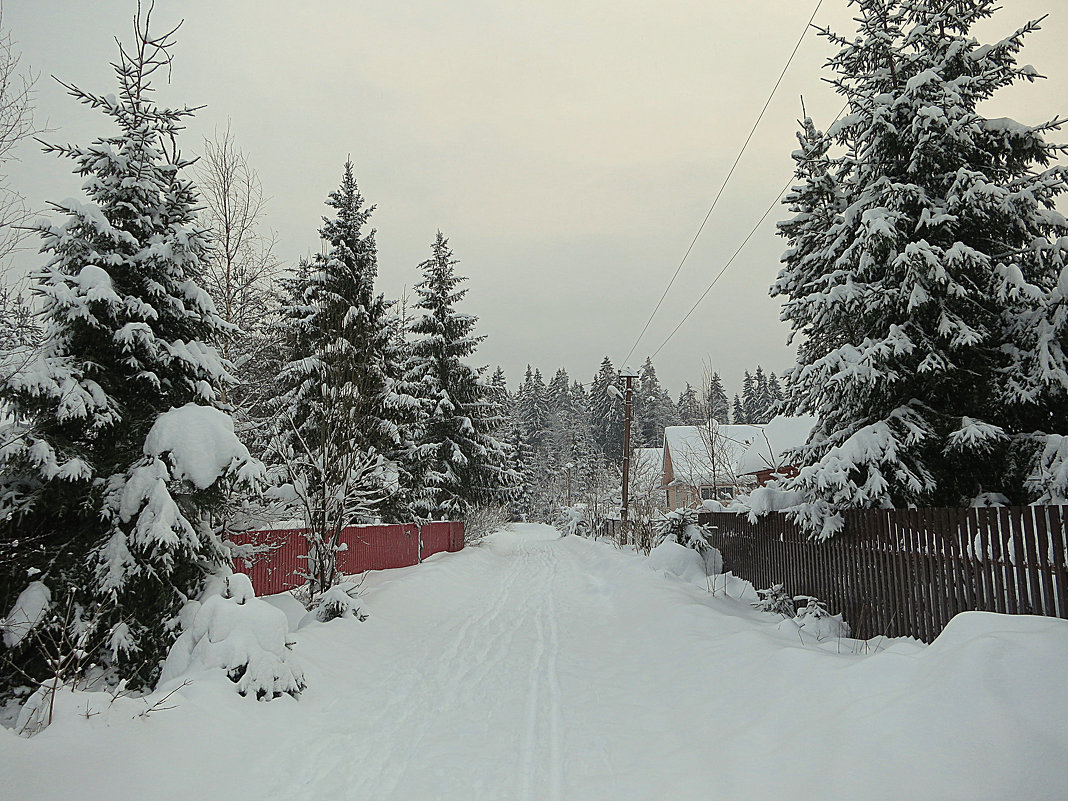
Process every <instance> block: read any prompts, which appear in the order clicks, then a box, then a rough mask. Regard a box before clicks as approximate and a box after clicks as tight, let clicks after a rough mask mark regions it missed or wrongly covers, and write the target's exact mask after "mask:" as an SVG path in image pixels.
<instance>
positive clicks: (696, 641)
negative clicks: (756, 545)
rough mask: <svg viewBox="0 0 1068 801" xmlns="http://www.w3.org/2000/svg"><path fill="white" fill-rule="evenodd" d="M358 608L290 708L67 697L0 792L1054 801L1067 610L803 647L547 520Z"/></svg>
mask: <svg viewBox="0 0 1068 801" xmlns="http://www.w3.org/2000/svg"><path fill="white" fill-rule="evenodd" d="M736 594H737V593H736ZM363 601H364V605H365V608H366V610H367V611H368V612H369V613H370V615H371V617H370V618H369V619H368V620H367V621H366V622H364V623H357V622H355V621H333V622H331V623H329V624H315V625H312V626H306V627H304V628H302V629H300V631H299V632H297V633H296V634H295V635H294V638H295V639H296V640H297V645H296V649H295V653H296V655H297V656H298V658H299V659H300V660H301V664H302V665H303V667H304V671H305V675H306V677H307V680H308V689H307V690H306V691H305V693H304V695H303V696H302V698H301V699H300V700H299V701H293V700H291V699H288V698H284V699H280V700H276V701H274V702H271V703H269V704H263V703H257V702H255V701H252V700H249V699H242V698H239V697H237V696H236V695H235V694H234V693H233V692H232V691H231V690H230V688H229V686H228V683H227V681H226V680H225V679H224V678H220V677H202V678H199V679H198V680H197V681H195V682H194V683H193V684H191V685H189V686H187V687H184V688H183V689H181V690H180V691H179V693H178V694H176V696H175V698H177V699H178V700H177V703H176V708H174V709H170V710H164V711H161V712H157V713H154V714H151V715H149V716H148V717H147V718H145V717H136V716H135V714H134V713H135V712H136V711H137V709H138V707H137V706H136V704H140V708H143V707H144V703H143V702H141V701H137V700H135V699H120V702H118V703H115V704H111V705H110V706H107V708H104V707H103V706H101V704H100V702H99V698H98V697H96V696H94V697H93V698H90V699H88V700H86V698H85V697H84V696H81V697H77V699H76V701H77V704H80V705H82V706H84V705H85V704H86V703H89V704H90V705H91V706H92V710H94V711H95V710H97V709H98V708H99V709H100V711H101V714H98V715H90V717H89V718H88V719H86V718H85V716H84V715H82V716H81V717H79V716H78V714H77V708H76V706H75V701H74V700H73V699H72V701H71V702H70V704H69V705H68V706H69V708H68V709H67V711H66V713H65V716H64V717H62V718H61V719H60V720H59V721H58V722H57V723H56V724H54V725H53V726H52V727H51V728H50V729H48V730H46V731H45V732H44V733H42V734H41V735H39V736H37V737H35V738H33V739H30V740H25V739H21V738H16V737H14V736H13V735H11V734H9V733H8V732H0V797H3V798H5V799H11V801H17V800H20V799H26V801H30V799H34V801H47V800H48V799H69V798H74V797H77V798H79V799H80V801H91V799H172V798H173V799H201V798H204V799H207V798H225V799H227V801H235V799H256V800H257V801H262V800H263V799H276V800H277V801H283V800H285V801H290V800H291V799H315V800H316V801H341V800H342V799H360V800H361V801H363V800H367V801H387V800H388V799H406V800H410V801H416V800H417V799H465V801H477V800H478V799H484V800H485V801H503V799H516V800H517V801H518V800H522V799H538V801H557V799H569V800H571V801H593V800H594V799H612V801H624V800H625V799H650V800H652V799H657V800H659V799H665V798H667V799H672V800H673V801H675V800H676V799H677V800H679V801H681V800H682V799H705V800H707V799H764V798H767V799H772V798H774V799H816V798H819V799H821V801H824V800H826V799H838V798H841V799H849V800H850V801H856V800H857V799H864V801H868V799H883V798H885V799H905V798H916V799H957V798H959V799H969V801H976V800H977V799H1015V798H1028V799H1030V800H1031V801H1036V800H1038V799H1050V800H1051V801H1052V799H1064V798H1066V797H1068V791H1066V790H1065V789H1064V787H1066V786H1068V771H1066V768H1065V757H1066V756H1068V733H1066V732H1068V729H1066V727H1065V725H1064V719H1065V715H1066V713H1068V689H1066V685H1065V682H1063V680H1062V677H1063V666H1064V664H1066V660H1068V623H1066V622H1065V621H1057V620H1046V619H1038V618H1012V619H1010V618H1005V617H999V616H993V615H978V614H974V615H963V616H960V617H958V618H957V619H956V620H955V621H954V624H953V625H952V626H951V627H950V629H949V630H947V632H946V634H945V635H944V637H943V638H942V639H940V640H939V642H938V643H936V644H935V645H934V646H931V647H925V646H922V645H919V644H917V643H915V642H912V641H904V640H899V641H892V642H890V643H886V642H885V641H884V642H883V643H881V644H877V643H871V644H867V645H864V644H859V643H855V642H853V641H846V640H843V641H841V642H822V643H817V642H815V641H811V640H808V639H803V638H802V637H801V636H799V634H798V631H797V629H796V627H794V626H793V624H792V623H789V622H786V623H779V622H778V621H777V619H776V618H774V617H773V616H770V615H761V614H759V613H757V612H754V611H753V610H752V609H751V608H750V607H749V604H748V601H747V600H739V599H738V598H732V597H725V596H724V594H723V592H722V588H721V589H720V591H719V592H718V593H716V594H713V593H710V592H708V591H707V590H706V589H704V588H701V587H698V586H695V585H694V584H689V583H686V582H683V581H681V580H679V579H676V578H675V577H672V576H663V575H661V574H658V573H656V572H654V571H653V570H651V569H650V568H649V567H648V565H647V562H646V560H644V559H643V558H641V557H638V556H636V555H634V554H631V553H624V552H620V551H618V550H616V549H614V548H612V547H611V546H609V545H605V544H602V543H596V542H590V541H587V540H581V539H576V538H565V539H559V538H558V535H557V534H556V532H555V531H553V530H552V529H550V528H548V527H543V526H518V527H516V529H515V530H514V531H512V532H507V533H502V534H498V535H495V536H494V537H492V538H490V539H489V540H487V541H486V542H484V543H483V544H482V545H480V546H478V547H473V548H469V549H466V550H465V551H463V552H461V553H459V554H442V555H439V556H436V557H434V558H432V559H430V560H429V561H428V562H427V563H425V564H423V565H420V566H417V567H414V568H406V569H402V570H396V571H387V572H383V573H377V574H373V575H371V576H370V577H369V578H368V579H367V581H366V583H365V592H364V596H363ZM876 646H878V647H877V648H876ZM94 699H95V700H94ZM62 706H63V705H61V707H62Z"/></svg>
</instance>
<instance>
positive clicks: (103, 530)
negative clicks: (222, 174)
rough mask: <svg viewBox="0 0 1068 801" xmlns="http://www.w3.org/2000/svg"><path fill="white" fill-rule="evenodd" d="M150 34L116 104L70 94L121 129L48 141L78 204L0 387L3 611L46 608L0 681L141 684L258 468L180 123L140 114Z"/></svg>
mask: <svg viewBox="0 0 1068 801" xmlns="http://www.w3.org/2000/svg"><path fill="white" fill-rule="evenodd" d="M148 23H149V19H148V15H145V16H141V15H140V14H138V16H137V17H136V18H135V20H134V29H135V44H134V47H132V48H129V49H127V48H126V47H123V46H122V45H120V47H119V57H118V59H117V61H116V62H115V63H114V64H113V67H114V70H115V74H116V77H117V78H118V83H119V92H118V96H117V97H116V96H114V95H95V94H91V93H89V92H86V91H83V90H81V89H79V88H77V87H74V86H68V87H67V88H68V90H69V91H70V94H71V95H72V96H74V97H75V98H77V99H78V100H79V101H81V102H82V103H84V104H85V105H87V106H89V107H90V108H92V109H95V110H97V111H100V112H102V113H103V114H104V115H105V116H107V117H108V118H109V119H110V121H111V122H112V123H114V125H115V127H116V128H117V129H118V130H117V132H116V133H115V134H113V135H111V136H107V137H104V138H101V139H97V140H96V141H94V142H93V143H92V144H90V145H88V146H73V145H69V146H62V147H60V146H47V147H46V150H48V151H50V152H53V153H57V154H59V155H62V156H65V157H67V158H70V159H72V160H73V161H74V163H75V165H76V167H75V172H76V174H77V175H79V176H80V177H81V178H82V180H83V187H84V191H85V193H86V199H85V201H84V202H77V201H73V200H72V201H68V202H65V203H63V204H58V205H55V206H54V209H55V211H56V212H57V213H59V214H60V215H62V216H63V217H65V219H64V220H63V221H61V222H57V223H56V224H54V225H47V224H46V225H44V226H42V227H41V228H40V229H39V231H40V234H41V236H42V237H43V241H44V244H43V247H42V252H43V253H46V254H48V255H49V257H50V258H49V261H48V263H47V265H46V266H45V267H44V268H42V269H40V270H39V271H37V272H36V273H35V274H34V276H33V282H34V290H35V292H36V293H37V294H38V296H39V298H40V307H41V319H42V320H43V321H44V325H45V330H44V333H43V338H42V342H41V344H40V348H39V349H38V350H37V352H36V354H35V357H34V359H33V360H32V361H31V362H29V363H26V364H23V365H21V367H20V369H18V370H17V371H15V372H14V373H13V374H11V375H8V376H6V377H5V380H4V381H3V383H2V384H0V399H2V401H3V404H4V406H5V407H6V408H5V411H6V413H7V416H8V419H9V420H13V421H14V422H9V423H7V424H6V425H5V426H4V427H3V429H4V430H3V432H2V433H0V440H2V441H3V443H4V447H3V450H2V452H0V520H2V521H3V523H2V524H0V525H2V531H3V533H2V536H0V539H2V540H3V543H4V545H5V546H13V545H14V546H17V547H10V548H9V547H5V548H3V549H0V550H4V551H9V552H8V553H5V554H4V557H5V558H4V559H3V560H0V606H2V607H3V611H4V612H6V611H7V610H8V609H9V608H11V604H12V602H13V600H14V597H15V596H16V595H20V594H21V593H22V591H23V588H24V587H25V585H26V583H27V582H28V581H29V579H28V577H32V578H33V580H34V583H35V586H36V587H37V588H38V590H39V594H40V595H43V596H44V597H47V598H49V599H50V600H51V604H52V608H51V609H48V608H47V607H46V608H45V609H44V611H43V612H42V616H41V619H40V622H39V624H38V625H37V627H36V628H34V629H33V631H31V632H26V631H22V632H20V633H19V635H18V636H9V635H11V634H12V631H11V630H9V631H8V632H7V633H6V634H5V637H4V638H3V643H4V644H3V646H0V651H4V653H2V654H0V656H2V657H3V658H2V659H0V664H3V665H4V668H3V675H2V677H0V683H2V684H4V685H6V686H7V687H10V686H11V685H12V684H16V683H17V684H26V683H32V682H33V681H36V680H41V679H43V678H45V677H46V676H47V675H50V674H51V675H57V674H58V673H59V672H61V671H65V672H66V675H67V676H68V677H69V676H71V675H73V674H74V673H76V669H77V667H78V666H79V665H82V666H84V665H86V664H88V663H89V662H92V663H95V664H97V665H103V666H106V667H108V668H111V669H113V670H114V672H115V676H116V678H118V677H121V678H125V679H127V680H128V681H129V682H130V684H131V685H132V686H138V685H140V686H145V685H148V684H151V682H152V681H153V680H154V679H155V677H156V676H157V675H158V671H159V665H160V662H161V660H162V658H163V657H164V656H165V654H166V652H167V649H168V648H169V646H170V645H171V643H172V642H173V641H174V639H175V638H176V637H177V636H178V621H177V618H178V613H179V611H180V609H181V607H182V605H183V603H184V602H185V601H186V600H187V599H190V598H196V597H197V596H198V595H199V594H200V592H201V590H202V586H203V582H204V578H205V575H206V571H210V570H212V569H214V568H215V567H218V566H220V565H222V564H224V563H225V562H226V561H227V559H228V551H227V550H226V549H225V548H224V547H223V545H222V543H221V541H220V540H219V538H218V537H217V536H216V535H215V534H214V533H213V531H212V529H211V527H210V525H209V520H208V517H207V514H208V512H209V510H211V509H212V508H213V507H214V506H216V505H217V504H218V503H219V502H220V501H221V500H222V498H223V490H224V487H225V484H226V478H225V475H226V474H229V475H231V476H232V475H234V474H235V472H238V471H240V472H242V473H244V474H245V475H246V476H249V475H250V471H254V470H255V468H256V465H255V463H254V462H252V460H251V459H250V457H249V454H248V451H247V450H246V449H244V448H243V447H242V446H240V444H239V443H238V442H237V440H236V438H235V437H234V434H233V422H232V420H231V419H230V418H229V416H228V415H226V414H224V413H223V412H221V411H219V410H217V409H215V408H213V405H214V404H215V402H216V400H217V398H218V393H219V389H220V387H221V385H222V384H223V382H224V381H225V380H226V379H227V375H226V372H225V370H224V367H223V364H222V362H221V360H220V358H219V356H218V353H217V352H216V349H215V346H214V345H213V344H212V343H213V342H215V341H217V340H218V338H219V336H220V334H221V333H222V332H223V330H224V328H225V326H224V324H223V322H222V320H221V319H220V317H219V316H218V314H217V313H216V311H215V307H214V305H213V303H212V302H211V299H210V298H209V297H208V295H207V294H206V293H205V292H204V290H202V289H201V288H200V287H199V286H198V284H197V278H198V277H199V275H200V274H201V271H202V268H203V263H204V258H205V253H206V250H207V247H208V242H207V240H206V237H205V234H204V232H203V230H202V229H201V228H200V227H199V226H198V225H197V223H196V211H195V210H196V208H197V205H198V201H197V196H196V191H195V188H194V187H193V185H192V184H191V183H190V182H189V181H188V180H187V179H186V178H184V177H183V176H184V175H185V174H186V173H187V168H188V167H189V161H187V160H185V159H183V158H182V156H181V154H180V153H179V152H178V149H177V145H176V140H177V136H178V134H179V132H180V131H181V129H182V127H183V125H184V122H185V120H186V119H187V118H188V117H190V116H191V115H192V113H193V112H192V110H191V109H189V108H180V109H167V108H161V107H159V106H157V105H156V104H155V103H154V102H153V100H152V95H151V92H152V89H151V86H150V81H151V79H152V77H153V76H154V74H155V73H156V72H157V71H159V70H161V69H162V70H167V69H169V67H170V63H171V56H170V48H171V47H172V45H173V34H174V31H175V30H177V29H174V30H172V31H170V32H169V33H167V34H165V35H163V36H156V35H154V34H152V33H151V32H150V30H149V24H148ZM176 433H177V434H180V437H179V438H177V439H176V436H175V434H176ZM183 442H184V443H185V445H184V449H183V446H182V443H183ZM191 450H192V451H196V453H192V454H191V453H190V451H191ZM190 456H192V458H193V459H194V461H199V463H200V467H199V469H198V468H196V467H195V466H193V465H192V464H191V463H190V460H189V458H188V457H190ZM19 544H21V545H19ZM27 546H28V547H27ZM9 557H10V558H9ZM41 588H44V589H41ZM57 660H61V661H57Z"/></svg>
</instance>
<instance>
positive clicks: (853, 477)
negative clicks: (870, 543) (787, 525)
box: [772, 0, 1068, 537]
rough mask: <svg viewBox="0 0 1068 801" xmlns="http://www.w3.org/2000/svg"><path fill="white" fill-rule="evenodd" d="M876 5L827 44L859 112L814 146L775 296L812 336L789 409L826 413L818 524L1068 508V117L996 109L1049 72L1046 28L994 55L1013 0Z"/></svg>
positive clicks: (814, 477)
mask: <svg viewBox="0 0 1068 801" xmlns="http://www.w3.org/2000/svg"><path fill="white" fill-rule="evenodd" d="M854 4H855V5H856V6H857V14H856V18H857V20H858V24H859V31H858V33H857V35H856V37H855V38H854V39H851V40H847V39H845V38H842V37H839V36H837V35H835V34H833V33H831V32H829V31H824V32H823V33H824V35H825V36H827V37H828V38H829V39H830V40H831V41H832V42H834V43H836V44H837V45H839V46H840V50H839V52H838V53H837V55H835V56H834V57H833V58H832V59H831V61H830V63H829V66H830V67H831V69H832V70H833V71H834V72H835V78H834V79H833V83H834V85H835V86H836V88H837V90H838V92H839V93H840V94H842V95H843V96H844V97H845V98H846V100H847V101H848V113H847V114H846V115H845V116H844V117H843V118H842V119H841V120H840V121H839V122H837V123H835V124H834V125H833V126H832V127H831V129H830V130H829V131H828V132H827V133H826V134H823V133H820V132H819V131H817V130H816V128H815V126H814V125H813V124H812V122H811V121H810V120H806V121H805V123H804V126H803V130H802V131H801V132H800V134H799V137H798V138H799V140H800V143H801V147H800V149H799V150H798V151H796V152H795V153H794V158H795V160H796V161H797V177H798V179H799V184H798V185H797V186H796V187H795V188H794V190H793V191H792V192H791V194H790V195H788V197H787V199H786V201H785V202H787V203H788V204H789V206H790V208H791V211H792V212H793V213H794V216H793V217H792V218H791V219H790V220H788V221H786V222H783V223H780V231H781V233H782V235H783V236H785V237H786V238H787V240H788V241H789V245H790V247H789V250H788V251H787V252H786V254H785V256H784V257H783V262H784V264H785V267H784V268H783V269H782V271H781V272H780V274H779V277H778V279H777V281H776V282H775V284H774V286H773V288H772V294H773V295H777V296H781V297H783V298H784V307H783V318H784V319H785V320H787V321H789V322H790V324H791V327H792V329H793V334H792V336H798V335H799V336H798V338H799V340H800V341H799V352H798V365H797V367H796V368H794V369H793V370H791V371H790V372H789V373H788V374H787V375H786V376H785V379H786V383H787V389H786V395H787V397H786V399H785V407H786V409H787V410H789V411H790V412H793V413H810V414H814V415H817V416H818V417H819V424H818V426H817V428H816V430H815V432H814V434H813V436H812V438H811V440H810V442H809V444H808V445H807V446H805V447H804V448H803V449H802V450H801V451H800V454H799V456H800V460H801V464H802V469H801V473H800V475H799V476H798V477H797V478H796V479H794V480H793V481H792V482H791V485H792V488H793V489H797V490H800V491H801V492H803V493H804V494H805V496H806V497H807V498H808V499H809V501H810V502H809V503H807V504H805V505H804V506H803V507H799V510H798V517H799V519H800V520H801V521H802V522H803V523H804V524H805V525H806V526H807V527H808V528H809V529H810V530H811V531H813V532H814V533H815V534H816V535H818V536H822V537H826V536H830V535H832V534H834V533H835V532H836V531H838V530H840V528H841V517H840V515H838V514H837V512H838V510H841V509H845V508H851V507H872V506H903V505H906V504H913V503H914V504H919V505H943V504H944V505H951V506H956V505H958V504H967V503H968V502H969V501H970V500H971V499H972V498H974V497H976V496H978V495H980V494H981V493H984V492H996V493H1001V494H1003V495H1005V496H1007V497H1008V498H1009V499H1010V500H1012V501H1013V502H1015V503H1022V502H1026V501H1027V500H1030V499H1032V498H1035V497H1043V498H1045V499H1047V500H1048V499H1050V498H1059V497H1063V496H1064V492H1065V489H1066V487H1065V486H1064V482H1065V480H1066V479H1068V470H1065V469H1064V459H1065V458H1066V457H1068V453H1065V452H1064V450H1065V449H1063V448H1061V449H1059V450H1058V445H1057V443H1058V442H1063V440H1059V439H1058V438H1057V435H1059V434H1063V433H1064V432H1065V431H1066V419H1065V417H1066V414H1068V396H1066V389H1068V363H1066V359H1065V353H1064V346H1065V339H1066V325H1068V305H1066V299H1065V288H1066V286H1068V272H1066V271H1065V264H1066V255H1068V252H1066V243H1068V240H1066V239H1065V238H1064V237H1065V236H1066V234H1068V224H1066V221H1065V218H1064V217H1063V216H1062V215H1060V214H1058V213H1057V212H1056V211H1055V210H1054V208H1053V203H1054V199H1055V198H1056V197H1057V196H1058V195H1059V194H1061V193H1062V192H1063V191H1064V190H1065V188H1066V178H1068V171H1066V170H1065V168H1063V167H1056V166H1050V164H1051V161H1052V159H1053V158H1054V157H1055V156H1056V154H1057V153H1058V152H1063V148H1061V147H1059V146H1055V145H1051V144H1049V143H1047V142H1046V141H1045V139H1044V133H1046V132H1048V131H1051V130H1055V129H1057V128H1058V127H1059V126H1060V123H1059V121H1057V120H1054V121H1052V122H1049V123H1045V124H1041V125H1036V126H1032V125H1023V124H1020V123H1017V122H1014V121H1012V120H1008V119H988V118H986V117H984V116H982V115H981V114H980V113H979V112H978V111H977V106H978V104H979V103H981V102H982V101H984V100H987V99H988V98H990V97H992V96H993V95H994V94H995V93H996V91H997V90H998V89H1000V88H1002V87H1004V86H1007V85H1009V84H1012V83H1014V82H1016V81H1019V80H1033V79H1034V78H1035V77H1037V74H1036V72H1035V70H1034V69H1033V68H1032V67H1030V66H1019V65H1018V64H1017V60H1016V56H1017V54H1018V52H1019V51H1020V49H1021V47H1022V46H1023V40H1024V37H1025V36H1026V35H1027V34H1028V33H1030V32H1032V31H1034V30H1036V29H1037V28H1038V25H1037V23H1034V22H1032V23H1028V24H1027V25H1025V26H1024V27H1023V28H1021V29H1020V30H1018V31H1016V32H1014V33H1012V34H1010V35H1009V36H1007V37H1006V38H1004V39H1002V40H1001V41H999V42H996V43H994V44H988V45H980V43H979V42H977V41H976V40H975V39H974V38H972V37H971V36H970V35H969V30H970V29H971V27H972V26H973V25H974V24H975V23H976V22H978V21H979V20H981V19H983V18H986V17H989V16H990V15H991V14H992V13H993V12H994V10H995V4H994V3H993V2H987V1H985V0H983V1H976V0H973V1H971V2H959V1H956V0H954V2H948V1H946V0H928V1H926V2H921V1H920V0H912V1H911V2H901V1H900V0H859V2H855V3H854ZM1040 456H1045V458H1044V459H1039V458H1038V457H1040ZM1035 470H1038V471H1040V472H1038V473H1037V474H1033V473H1032V471H1035ZM1042 471H1044V472H1042ZM1029 476H1033V477H1034V479H1036V480H1035V482H1034V483H1035V485H1036V486H1032V487H1030V488H1029V487H1028V478H1029ZM1057 476H1059V479H1057V478H1056V477H1057Z"/></svg>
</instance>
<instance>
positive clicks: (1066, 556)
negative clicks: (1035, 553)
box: [1046, 506, 1068, 618]
mask: <svg viewBox="0 0 1068 801" xmlns="http://www.w3.org/2000/svg"><path fill="white" fill-rule="evenodd" d="M1046 511H1047V513H1048V514H1049V533H1050V540H1051V545H1050V547H1051V549H1052V551H1053V553H1052V554H1051V556H1052V567H1051V571H1050V572H1051V573H1052V575H1053V583H1054V587H1055V589H1056V593H1057V616H1058V617H1062V618H1068V597H1066V596H1068V552H1066V550H1065V545H1066V543H1065V539H1066V537H1065V530H1064V523H1065V515H1064V507H1061V506H1050V507H1048V508H1047V510H1046Z"/></svg>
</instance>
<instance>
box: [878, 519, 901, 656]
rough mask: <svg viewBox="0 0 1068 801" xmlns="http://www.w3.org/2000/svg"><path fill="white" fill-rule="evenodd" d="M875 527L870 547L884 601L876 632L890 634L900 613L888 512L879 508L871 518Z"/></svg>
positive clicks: (897, 623) (896, 623)
mask: <svg viewBox="0 0 1068 801" xmlns="http://www.w3.org/2000/svg"><path fill="white" fill-rule="evenodd" d="M873 522H874V524H875V527H874V528H873V529H872V535H873V539H872V547H873V548H874V549H875V560H874V566H875V569H876V570H877V571H879V574H880V577H881V579H880V580H881V583H882V587H883V597H884V599H885V603H884V606H883V609H882V611H881V613H880V616H879V624H878V625H879V631H878V632H877V633H878V634H885V635H886V636H891V631H892V630H893V631H896V629H894V626H897V625H899V622H898V621H899V618H900V617H901V613H900V612H899V611H898V609H899V608H900V603H899V597H898V590H897V573H896V569H897V566H896V564H895V563H894V561H893V557H892V556H891V553H890V513H889V512H887V511H883V510H880V511H879V513H878V516H877V517H874V518H873Z"/></svg>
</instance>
